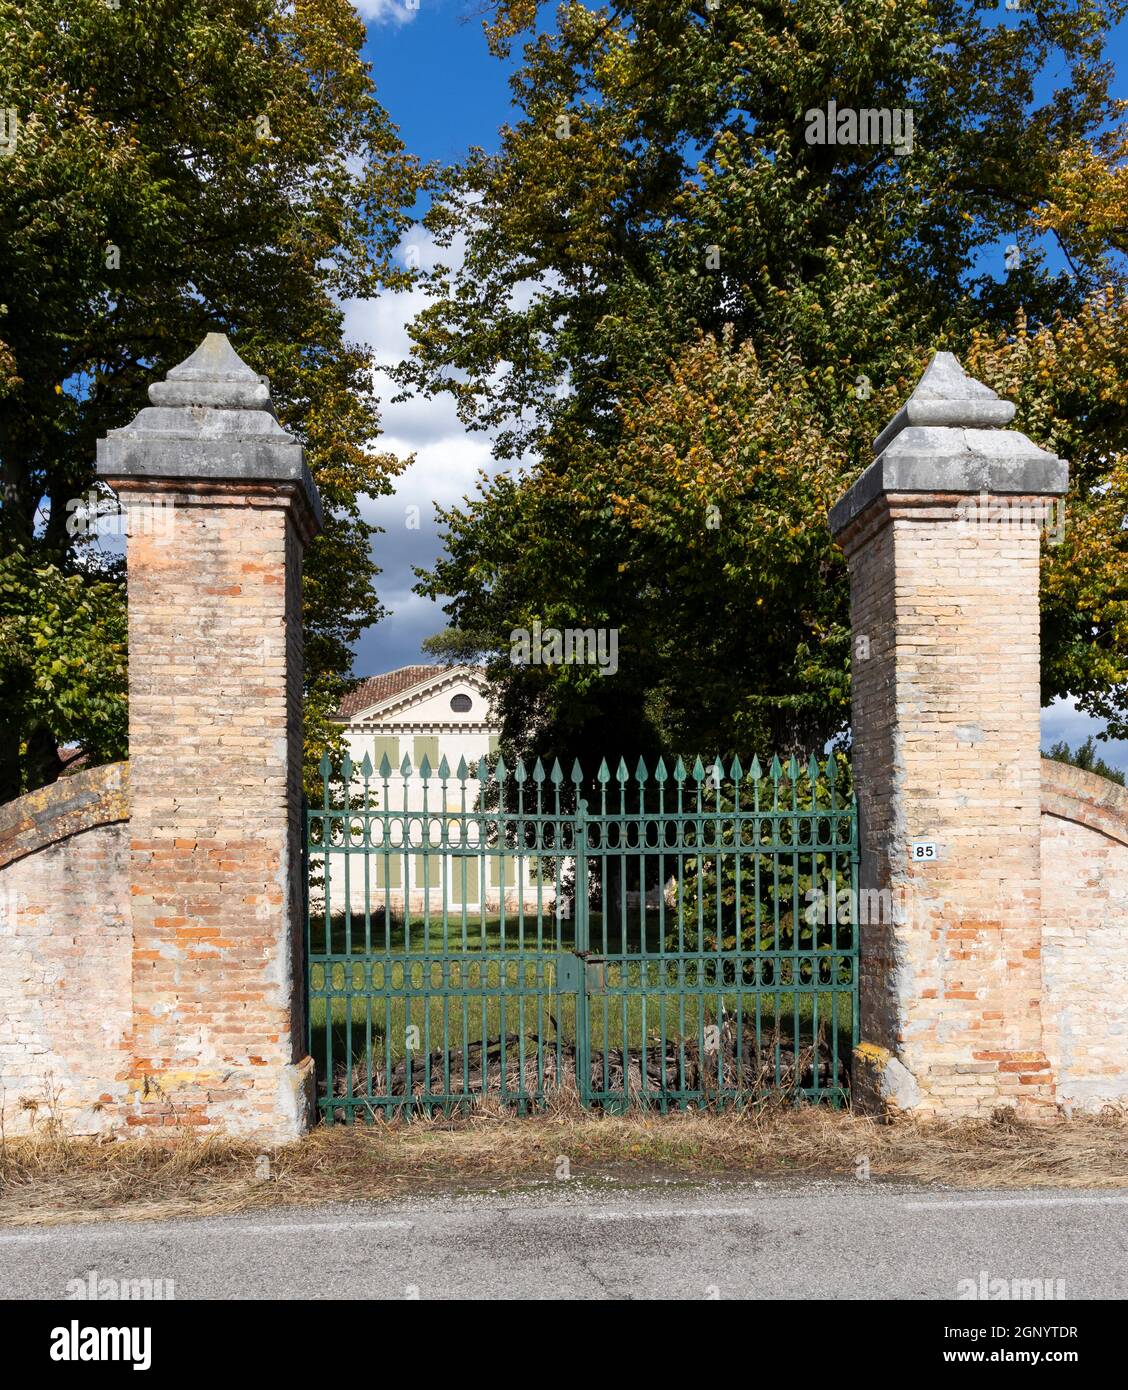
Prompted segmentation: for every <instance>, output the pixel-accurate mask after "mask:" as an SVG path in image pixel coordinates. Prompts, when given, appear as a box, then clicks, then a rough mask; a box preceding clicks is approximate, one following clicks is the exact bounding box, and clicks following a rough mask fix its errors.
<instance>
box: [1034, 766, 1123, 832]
mask: <svg viewBox="0 0 1128 1390" xmlns="http://www.w3.org/2000/svg"><path fill="white" fill-rule="evenodd" d="M1042 814H1043V815H1044V816H1057V817H1058V818H1059V819H1060V820H1071V821H1076V822H1077V824H1078V825H1085V826H1088V827H1089V829H1090V830H1096V831H1099V832H1100V833H1101V834H1102V835H1107V836H1109V838H1110V839H1113V840H1119V842H1120V843H1121V844H1123V845H1128V787H1122V786H1120V785H1118V784H1117V783H1116V782H1110V781H1109V780H1108V778H1107V777H1098V776H1097V774H1096V773H1095V772H1084V771H1082V769H1081V768H1079V767H1073V766H1071V764H1069V763H1059V762H1054V761H1053V759H1051V758H1043V759H1042Z"/></svg>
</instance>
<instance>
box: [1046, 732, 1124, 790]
mask: <svg viewBox="0 0 1128 1390" xmlns="http://www.w3.org/2000/svg"><path fill="white" fill-rule="evenodd" d="M1046 757H1048V758H1052V759H1053V760H1054V762H1055V763H1069V764H1070V765H1071V766H1073V767H1079V768H1081V769H1082V770H1083V771H1084V772H1095V773H1096V774H1097V776H1098V777H1107V778H1108V780H1109V781H1110V782H1116V783H1117V784H1118V785H1119V786H1121V787H1123V786H1124V785H1125V782H1124V773H1123V772H1121V771H1120V770H1119V769H1118V768H1115V767H1111V766H1110V765H1109V764H1108V763H1106V762H1105V760H1104V759H1103V758H1102V757H1100V756H1099V755H1098V753H1097V748H1096V743H1095V742H1094V740H1093V736H1092V734H1090V735H1089V737H1088V738H1087V739H1086V740H1085V742H1084V743H1082V744H1080V745H1079V746H1078V747H1077V748H1072V749H1071V748H1070V746H1069V744H1068V743H1066V742H1065V741H1064V740H1063V741H1062V742H1060V743H1055V744H1053V745H1052V747H1051V748H1050V751H1049V752H1048V753H1047V754H1046Z"/></svg>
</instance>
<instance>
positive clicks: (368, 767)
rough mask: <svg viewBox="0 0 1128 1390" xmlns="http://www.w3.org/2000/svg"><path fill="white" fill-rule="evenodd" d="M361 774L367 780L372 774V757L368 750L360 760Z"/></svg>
mask: <svg viewBox="0 0 1128 1390" xmlns="http://www.w3.org/2000/svg"><path fill="white" fill-rule="evenodd" d="M360 775H361V776H362V777H363V778H364V780H365V781H366V782H367V781H368V779H369V778H370V777H371V776H372V759H371V758H370V757H369V756H368V754H367V752H366V753H365V755H364V757H363V758H361V760H360Z"/></svg>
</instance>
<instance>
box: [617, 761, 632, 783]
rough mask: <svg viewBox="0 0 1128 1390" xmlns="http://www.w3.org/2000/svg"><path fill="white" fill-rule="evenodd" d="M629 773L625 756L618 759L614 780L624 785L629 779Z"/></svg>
mask: <svg viewBox="0 0 1128 1390" xmlns="http://www.w3.org/2000/svg"><path fill="white" fill-rule="evenodd" d="M630 777H631V774H630V773H629V772H628V771H627V760H626V758H620V759H619V766H618V767H617V768H616V769H615V780H616V781H617V782H620V783H622V784H623V785H624V786H625V785H626V783H627V782H629V781H630Z"/></svg>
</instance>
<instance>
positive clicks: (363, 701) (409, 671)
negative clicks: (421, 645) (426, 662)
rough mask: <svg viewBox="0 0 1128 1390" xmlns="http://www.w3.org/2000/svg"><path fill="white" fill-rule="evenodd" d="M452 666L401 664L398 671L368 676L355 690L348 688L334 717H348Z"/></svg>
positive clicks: (450, 668) (449, 669) (451, 668)
mask: <svg viewBox="0 0 1128 1390" xmlns="http://www.w3.org/2000/svg"><path fill="white" fill-rule="evenodd" d="M453 669H454V668H453V667H452V666H401V667H400V668H399V670H398V671H385V672H384V673H383V675H380V676H369V677H368V679H367V680H363V681H361V683H360V684H359V685H358V686H357V687H356V689H355V690H350V691H349V693H348V694H347V695H346V696H345V698H344V699H343V700H342V701H341V703H340V704H339V705H338V706H337V713H336V717H337V718H338V719H349V718H351V717H352V715H354V714H359V713H360V711H361V710H363V709H367V708H368V707H369V706H370V705H376V704H379V703H380V701H381V700H388V699H390V698H391V697H392V696H393V695H398V694H400V692H401V691H404V690H410V689H411V687H412V686H413V685H418V684H419V682H420V681H425V680H426V679H427V678H428V677H429V676H438V675H441V674H442V673H443V672H444V671H451V670H453Z"/></svg>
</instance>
